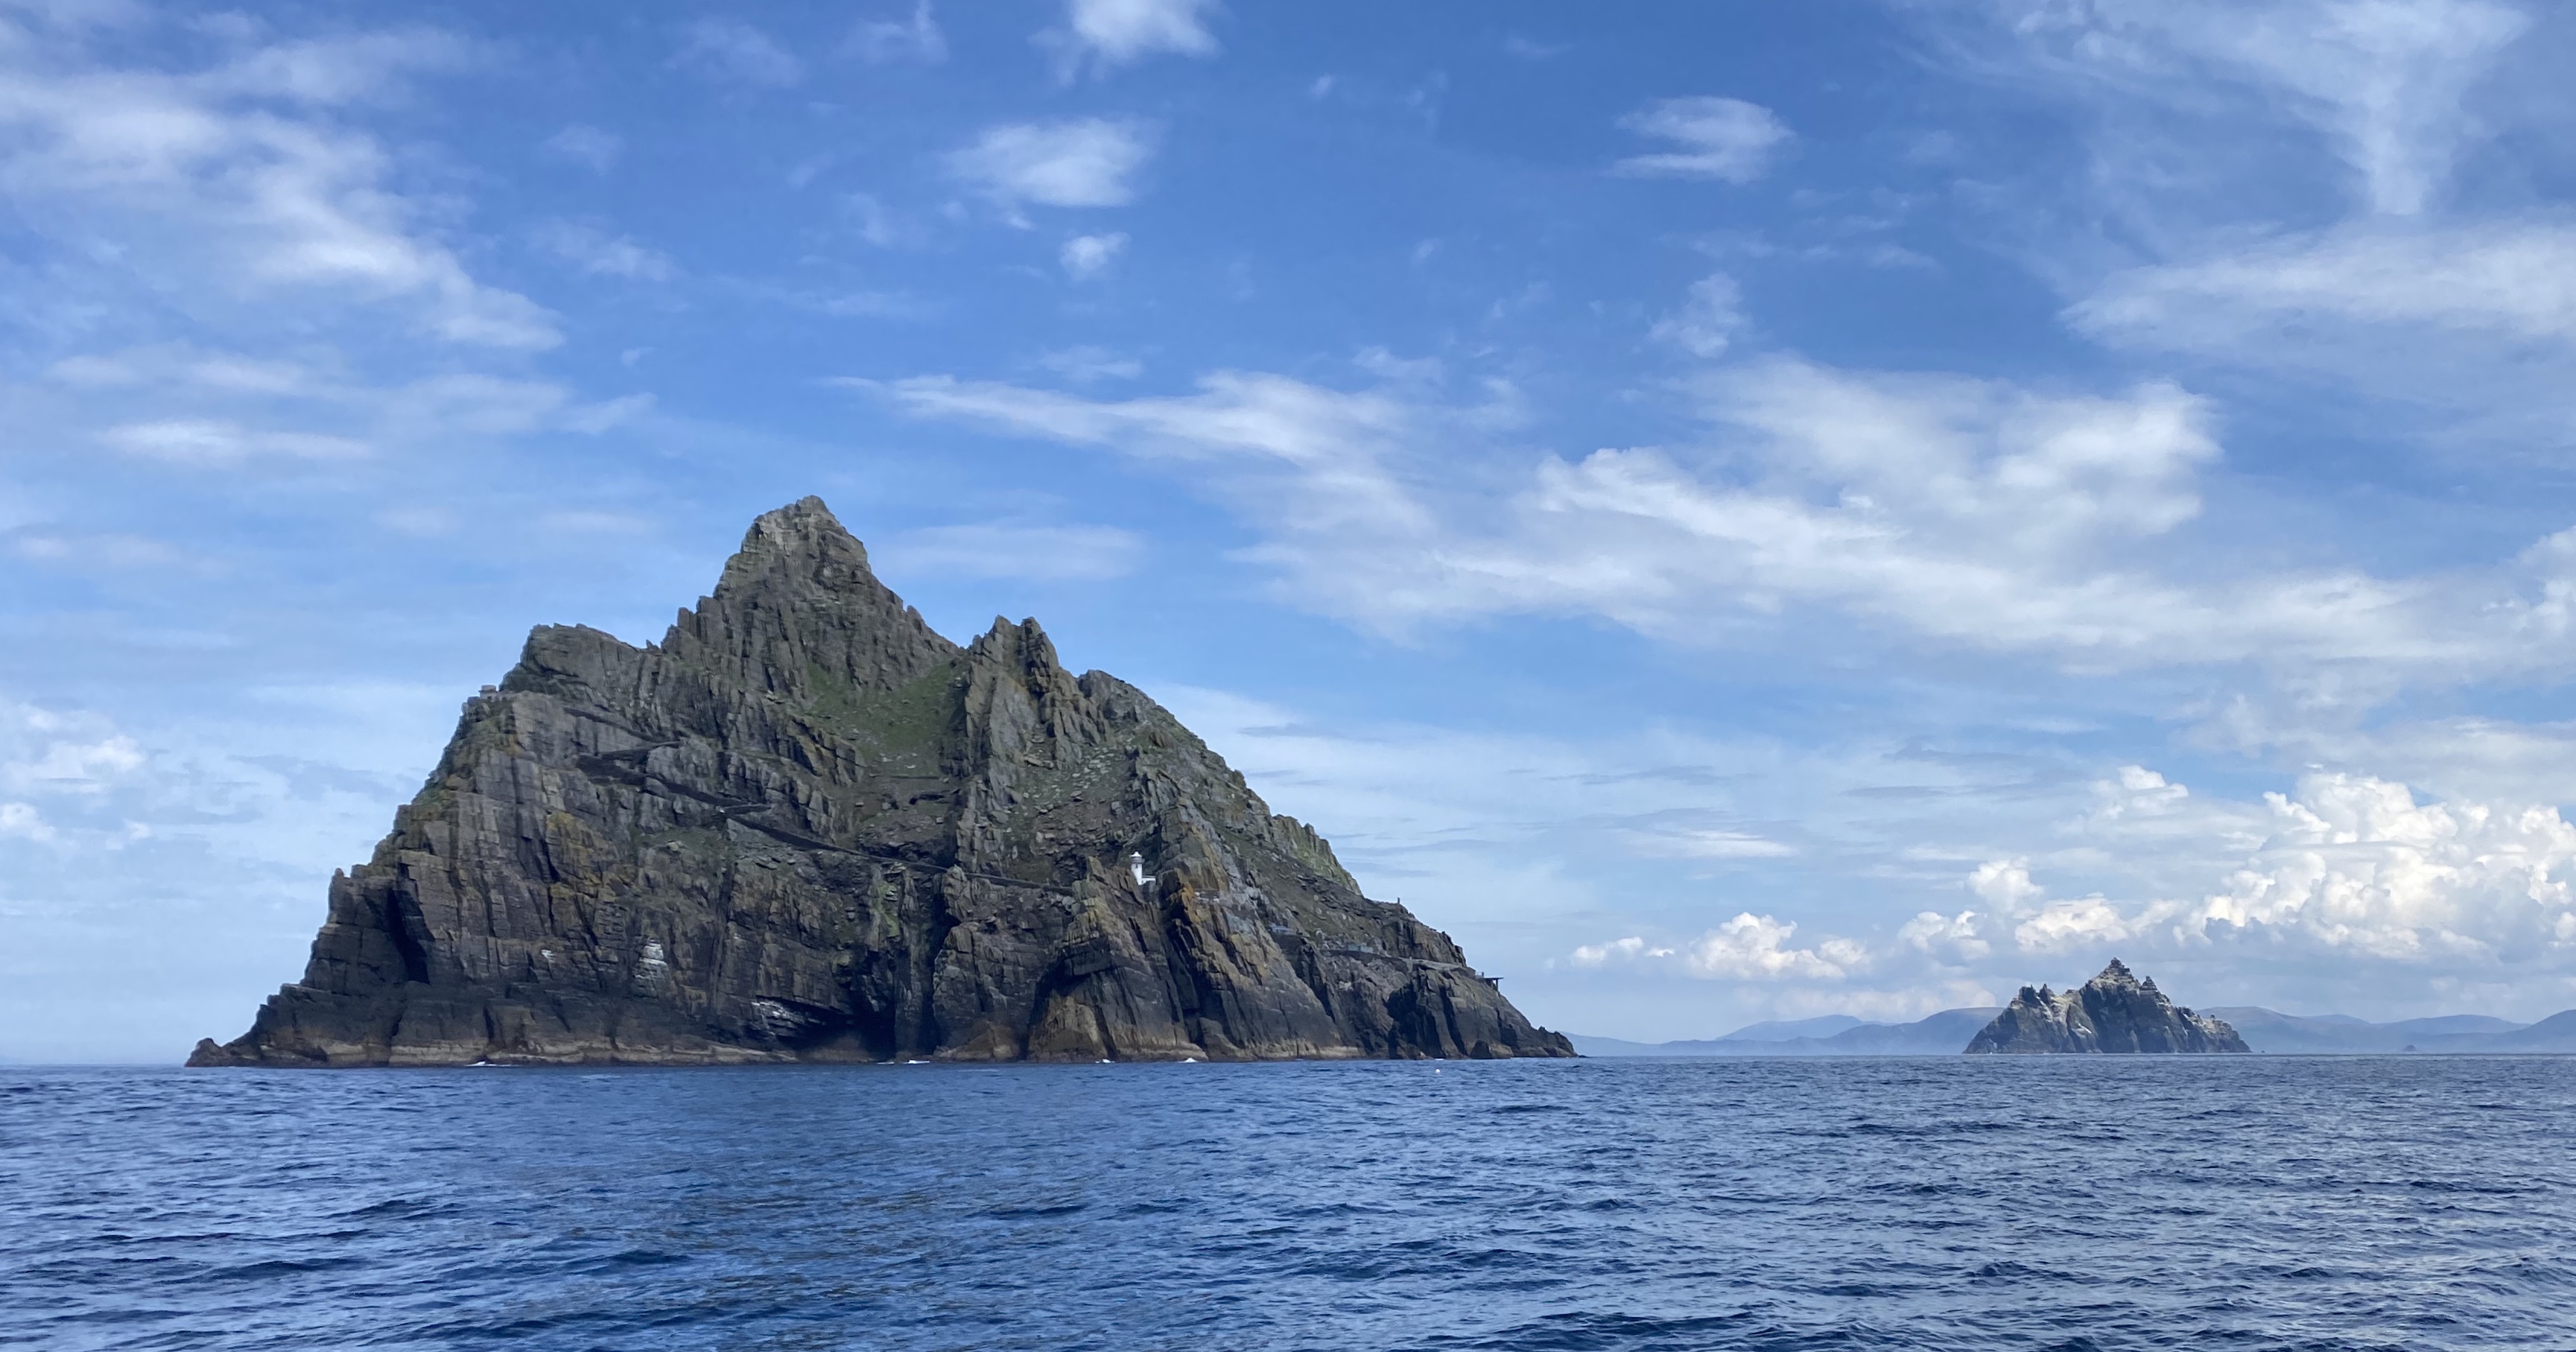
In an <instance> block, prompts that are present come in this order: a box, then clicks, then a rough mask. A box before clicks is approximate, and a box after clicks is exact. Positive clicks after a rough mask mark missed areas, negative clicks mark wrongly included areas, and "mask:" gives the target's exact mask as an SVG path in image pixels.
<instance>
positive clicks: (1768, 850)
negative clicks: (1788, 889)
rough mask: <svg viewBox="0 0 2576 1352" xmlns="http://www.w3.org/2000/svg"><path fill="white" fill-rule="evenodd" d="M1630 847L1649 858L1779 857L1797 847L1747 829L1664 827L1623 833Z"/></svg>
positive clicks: (1793, 852) (1795, 850) (1794, 850)
mask: <svg viewBox="0 0 2576 1352" xmlns="http://www.w3.org/2000/svg"><path fill="white" fill-rule="evenodd" d="M1623 835H1624V837H1625V838H1626V840H1627V841H1628V842H1629V845H1630V847H1631V848H1632V849H1633V850H1634V851H1635V852H1636V853H1638V854H1640V855H1643V856H1645V857H1647V858H1652V859H1778V858H1782V857H1784V856H1787V855H1793V854H1796V853H1797V852H1798V851H1797V848H1796V847H1795V846H1792V845H1786V844H1783V843H1781V842H1779V841H1776V840H1770V839H1767V838H1765V837H1762V836H1759V835H1755V834H1753V833H1752V832H1749V831H1730V830H1726V829H1723V828H1714V827H1711V828H1692V827H1664V828H1661V829H1654V830H1632V831H1627V832H1624V833H1623Z"/></svg>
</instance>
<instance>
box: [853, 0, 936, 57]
mask: <svg viewBox="0 0 2576 1352" xmlns="http://www.w3.org/2000/svg"><path fill="white" fill-rule="evenodd" d="M849 46H850V50H851V52H852V53H854V54H855V55H857V56H858V57H859V58H860V59H861V60H864V61H870V62H875V63H878V64H884V63H887V62H893V61H914V62H919V63H920V64H922V65H925V66H935V65H938V64H939V63H940V62H942V61H945V60H947V59H948V36H947V35H946V34H945V33H942V32H940V31H939V24H938V21H936V20H934V19H933V18H931V16H930V0H920V3H918V4H915V5H914V6H913V7H912V14H911V17H909V18H904V19H862V20H860V21H859V24H858V26H857V27H856V28H853V29H851V30H850V43H849Z"/></svg>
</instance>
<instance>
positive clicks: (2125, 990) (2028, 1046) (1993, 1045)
mask: <svg viewBox="0 0 2576 1352" xmlns="http://www.w3.org/2000/svg"><path fill="white" fill-rule="evenodd" d="M1967 1050H1968V1051H1970V1052H1972V1053H1987V1052H1999V1053H2053V1052H2242V1051H2250V1050H2251V1049H2250V1048H2248V1047H2247V1046H2246V1045H2245V1039H2243V1038H2241V1037H2239V1036H2237V1034H2236V1030H2235V1029H2233V1028H2230V1027H2228V1026H2227V1023H2226V1021H2224V1020H2222V1019H2216V1018H2212V1017H2210V1016H2208V1015H2205V1014H2195V1013H2193V1012H2191V1011H2190V1010H2188V1009H2184V1008H2182V1007H2180V1006H2178V1005H2176V1004H2174V1003H2173V1002H2172V1001H2171V1000H2168V999H2166V998H2165V996H2164V993H2163V992H2162V991H2159V990H2157V989H2156V983H2155V981H2154V980H2153V979H2152V978H2147V979H2141V978H2139V977H2138V976H2137V975H2136V974H2135V973H2133V972H2131V971H2130V970H2129V968H2128V966H2127V964H2125V963H2123V962H2121V961H2120V960H2119V959H2117V958H2113V959H2112V960H2111V964H2110V965H2109V966H2107V967H2105V968H2103V969H2102V972H2101V975H2099V976H2096V977H2094V978H2093V979H2092V980H2091V981H2087V982H2085V983H2084V985H2083V986H2082V987H2080V988H2078V989H2075V990H2071V991H2067V992H2065V993H2064V994H2058V993H2055V992H2052V991H2050V990H2049V988H2048V987H2046V986H2041V987H2039V988H2037V989H2036V990H2034V989H2032V988H2031V987H2029V986H2024V987H2022V988H2021V991H2020V993H2019V994H2017V995H2015V996H2014V997H2013V1002H2012V1003H2011V1004H2010V1005H2008V1006H2006V1007H2005V1008H2004V1011H2003V1012H2002V1013H2000V1014H1997V1015H1996V1016H1995V1020H1994V1022H1992V1023H1990V1024H1987V1025H1986V1026H1985V1028H1984V1029H1983V1030H1982V1031H1980V1032H1979V1033H1978V1034H1977V1036H1976V1038H1975V1039H1974V1040H1973V1041H1971V1042H1969V1044H1968V1047H1967Z"/></svg>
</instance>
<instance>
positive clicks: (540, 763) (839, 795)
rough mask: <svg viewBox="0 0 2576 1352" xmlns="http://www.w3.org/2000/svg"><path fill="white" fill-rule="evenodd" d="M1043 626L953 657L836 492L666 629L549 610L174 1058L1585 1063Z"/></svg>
mask: <svg viewBox="0 0 2576 1352" xmlns="http://www.w3.org/2000/svg"><path fill="white" fill-rule="evenodd" d="M1574 1054H1575V1053H1574V1049H1573V1047H1572V1046H1571V1045H1569V1044H1568V1043H1567V1042H1566V1040H1565V1038H1563V1037H1562V1036H1560V1035H1558V1034H1555V1033H1551V1032H1548V1031H1546V1030H1545V1029H1541V1028H1538V1027H1535V1026H1533V1025H1532V1024H1531V1023H1530V1021H1529V1020H1528V1019H1526V1018H1523V1017H1522V1016H1521V1013H1520V1011H1519V1010H1517V1009H1514V1008H1513V1007H1512V1004H1511V1002H1510V1001H1509V1000H1506V999H1504V998H1503V994H1502V992H1501V990H1500V989H1499V988H1498V986H1497V984H1496V982H1495V981H1494V979H1493V978H1490V977H1487V976H1484V975H1482V974H1481V973H1479V972H1477V971H1476V970H1475V969H1474V968H1472V967H1470V966H1468V964H1467V959H1466V956H1465V955H1464V954H1462V953H1461V952H1459V950H1458V946H1457V944H1455V943H1453V942H1452V941H1451V940H1450V938H1449V936H1448V935H1446V934H1443V933H1440V932H1439V931H1437V930H1434V929H1432V928H1431V927H1430V926H1428V925H1425V924H1423V923H1422V922H1421V921H1419V920H1417V919H1415V918H1414V916H1413V915H1412V913H1411V912H1409V911H1407V910H1405V909H1404V908H1403V907H1402V906H1398V905H1394V904H1391V903H1388V902H1383V901H1376V900H1372V899H1370V898H1368V897H1366V896H1363V895H1362V894H1361V892H1360V889H1359V885H1358V883H1356V882H1355V881H1353V880H1352V878H1351V875H1350V874H1349V873H1348V872H1346V871H1344V869H1343V868H1342V865H1341V863H1340V862H1339V861H1338V860H1336V859H1335V858H1334V857H1333V849H1332V846H1331V845H1329V844H1327V843H1326V842H1325V841H1324V839H1323V837H1321V836H1319V835H1317V834H1315V832H1314V831H1313V829H1311V828H1309V827H1307V826H1306V825H1304V824H1303V823H1300V822H1297V821H1294V820H1291V819H1289V818H1287V817H1282V816H1276V815H1273V814H1272V813H1271V811H1270V809H1269V808H1268V807H1267V806H1266V805H1264V804H1263V803H1262V801H1261V799H1260V798H1258V797H1257V796H1255V795H1254V794H1253V792H1252V790H1251V789H1250V788H1249V787H1248V786H1247V785H1245V783H1244V781H1243V777H1242V776H1241V775H1239V774H1237V773H1236V772H1235V771H1234V770H1232V769H1230V768H1229V767H1228V766H1227V765H1226V763H1225V762H1224V761H1223V760H1222V759H1220V758H1219V757H1218V756H1217V754H1216V753H1215V752H1213V751H1211V750H1209V749H1208V747H1207V746H1206V744H1205V743H1203V742H1201V741H1200V740H1199V739H1198V738H1197V737H1195V736H1193V735H1192V734H1191V733H1190V730H1189V729H1187V728H1185V727H1182V726H1181V724H1180V721H1179V720H1178V719H1176V718H1174V717H1173V716H1172V715H1171V714H1170V713H1169V712H1167V711H1165V710H1164V709H1163V707H1162V706H1161V705H1159V704H1156V703H1155V702H1154V701H1153V700H1152V699H1150V698H1147V697H1146V695H1145V693H1144V692H1143V691H1141V690H1138V689H1137V688H1135V687H1134V686H1131V685H1129V684H1127V683H1126V682H1124V681H1121V680H1119V679H1118V678H1116V677H1114V676H1111V675H1109V674H1107V673H1105V672H1098V671H1093V672H1087V673H1085V674H1083V675H1081V676H1079V677H1077V676H1075V675H1074V674H1073V673H1071V672H1069V671H1067V670H1065V668H1064V667H1063V666H1062V665H1061V664H1059V663H1058V662H1057V660H1056V653H1055V647H1054V645H1053V644H1052V643H1050V642H1049V641H1048V639H1047V636H1046V634H1045V633H1044V632H1043V631H1042V630H1040V629H1039V628H1038V625H1037V622H1036V621H1035V620H1030V621H1026V622H1023V623H1020V624H1016V625H1014V624H1010V623H1008V622H1006V621H1003V620H999V619H996V620H995V621H994V622H993V627H992V629H991V631H990V632H988V633H986V634H984V635H983V636H982V637H980V638H978V639H976V640H975V641H974V642H973V643H971V644H968V645H966V646H964V647H960V646H958V645H957V644H955V643H952V642H950V641H949V640H948V639H946V638H944V637H942V636H940V635H939V634H938V633H936V632H934V631H933V630H932V629H931V628H930V626H929V625H927V624H926V623H924V622H923V621H922V618H921V615H920V612H918V611H916V610H914V609H913V608H911V607H910V606H907V605H905V604H904V603H903V600H902V598H900V597H898V596H896V595H895V594H894V593H893V592H892V591H889V590H887V589H886V587H885V586H884V585H883V584H882V583H880V582H878V581H877V579H876V577H875V575H874V574H873V573H871V572H870V571H869V568H868V557H867V551H866V550H865V549H863V548H862V547H861V546H860V544H859V542H858V541H857V540H856V539H854V538H852V537H851V536H850V534H849V533H848V532H847V531H845V530H843V529H842V527H841V523H840V522H839V521H838V520H836V519H834V517H833V516H832V514H831V512H830V511H829V510H827V509H826V508H825V507H824V505H823V503H822V502H821V500H819V499H816V498H807V499H805V500H804V501H801V502H798V503H796V504H794V505H792V506H788V507H785V508H781V509H780V510H778V511H775V512H771V513H769V514H767V515H765V516H763V517H761V518H760V519H759V520H758V521H756V522H754V523H753V525H752V527H751V530H750V533H749V534H748V535H747V536H746V537H745V538H744V540H743V544H742V549H741V552H739V553H737V554H735V555H734V557H733V559H732V560H731V561H730V562H728V563H727V564H726V565H725V568H724V575H723V577H722V579H721V580H719V581H718V582H717V584H716V587H715V592H714V594H713V595H712V596H710V597H705V598H701V600H700V601H699V603H698V605H697V607H696V608H695V609H694V610H684V611H681V612H680V615H679V620H678V622H677V623H675V624H673V625H672V626H671V629H670V632H669V633H668V634H667V635H666V636H665V637H664V638H663V640H662V641H661V643H659V644H655V645H648V646H645V647H641V648H638V647H634V646H631V645H628V644H626V643H622V642H620V641H618V640H617V639H616V638H614V637H612V636H610V635H608V634H604V633H601V632H599V631H598V630H595V629H587V628H581V627H565V626H545V627H541V628H538V629H537V630H535V631H534V632H533V633H531V634H529V636H528V642H527V646H526V648H525V650H524V651H523V653H522V655H521V657H520V659H519V664H518V666H517V667H515V668H514V669H512V670H511V671H510V673H509V674H508V675H507V676H505V677H503V678H502V680H501V682H500V684H499V685H497V686H486V687H485V688H484V689H483V692H482V693H481V694H480V695H478V696H476V697H474V698H471V699H469V700H467V701H466V702H465V711H464V716H463V717H462V718H461V719H460V720H459V721H458V723H457V726H456V732H455V736H454V738H453V740H451V741H450V742H449V743H448V747H447V751H446V754H445V755H444V756H442V757H441V758H440V760H439V764H438V768H437V769H436V770H435V771H434V772H432V773H431V775H430V777H429V782H428V783H427V784H426V785H425V786H424V787H423V788H422V789H421V791H420V795H419V796H418V797H416V798H414V799H413V800H412V801H411V803H410V804H409V805H407V806H405V807H403V808H401V809H400V810H398V811H397V812H396V813H395V814H394V826H393V831H392V833H391V834H389V835H387V836H386V837H385V838H384V841H383V843H382V844H380V845H378V846H377V847H376V853H375V857H374V858H373V859H372V860H370V861H368V862H367V863H365V864H362V865H359V866H358V867H357V868H356V869H355V870H353V871H351V872H349V873H347V874H345V875H338V876H335V877H334V878H333V879H332V880H331V888H330V913H329V918H328V919H327V920H325V921H324V923H323V925H322V930H321V933H320V934H319V935H317V936H316V937H315V938H314V940H313V952H312V959H311V962H310V963H309V964H308V965H307V966H306V968H305V972H304V978H303V980H301V981H298V982H296V983H293V984H291V985H288V986H285V987H283V988H282V989H280V990H279V991H278V993H277V994H276V995H275V996H273V997H271V998H270V999H269V1001H268V1002H267V1004H266V1005H264V1006H262V1007H261V1009H260V1010H259V1013H258V1015H257V1017H256V1018H255V1019H254V1021H253V1022H252V1024H251V1028H250V1031H249V1032H247V1033H244V1034H243V1035H242V1036H240V1037H238V1038H235V1039H233V1040H232V1041H231V1042H228V1043H221V1044H218V1043H216V1042H215V1041H214V1040H213V1039H211V1038H210V1039H207V1040H205V1041H202V1042H200V1043H198V1044H197V1050H196V1054H195V1055H193V1056H191V1057H190V1058H189V1064H190V1065H195V1066H383V1065H396V1066H421V1065H470V1064H474V1063H477V1062H494V1063H517V1064H549V1063H553V1064H577V1063H599V1062H617V1063H632V1064H657V1065H676V1064H724V1063H742V1062H763V1061H885V1060H895V1059H916V1058H917V1059H935V1060H954V1061H1016V1060H1024V1059H1025V1060H1049V1061H1098V1060H1164V1061H1181V1060H1271V1059H1286V1058H1296V1057H1324V1058H1337V1057H1395V1058H1427V1057H1466V1058H1506V1057H1530V1056H1536V1057H1569V1056H1572V1055H1574Z"/></svg>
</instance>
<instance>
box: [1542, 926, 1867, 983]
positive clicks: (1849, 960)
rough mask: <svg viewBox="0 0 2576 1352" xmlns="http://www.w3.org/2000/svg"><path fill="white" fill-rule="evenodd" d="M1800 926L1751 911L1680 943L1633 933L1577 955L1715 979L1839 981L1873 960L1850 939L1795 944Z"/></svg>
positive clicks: (1581, 959)
mask: <svg viewBox="0 0 2576 1352" xmlns="http://www.w3.org/2000/svg"><path fill="white" fill-rule="evenodd" d="M1797 932H1798V927H1797V925H1795V924H1793V923H1791V922H1788V921H1784V920H1781V919H1779V918H1777V917H1774V916H1768V915H1755V914H1753V913H1752V912H1750V911H1746V912H1743V913H1741V914H1739V915H1737V916H1736V917H1735V918H1734V919H1732V920H1729V921H1727V922H1726V923H1724V924H1722V925H1719V926H1717V927H1716V928H1714V929H1711V930H1709V931H1707V932H1706V933H1704V934H1701V935H1700V936H1699V937H1698V938H1695V939H1691V940H1687V941H1685V942H1682V943H1680V944H1677V945H1673V946H1669V947H1659V946H1655V945H1650V944H1648V943H1647V942H1646V941H1645V940H1644V939H1643V938H1640V937H1637V936H1634V935H1631V936H1629V937H1628V938H1624V939H1614V940H1611V941H1609V942H1608V943H1602V944H1586V945H1583V946H1582V947H1579V948H1576V949H1575V950H1574V953H1573V955H1572V958H1573V962H1574V965H1575V966H1577V967H1602V966H1607V965H1610V964H1613V963H1634V964H1645V965H1666V966H1670V967H1672V968H1674V969H1676V970H1678V971H1680V972H1682V973H1684V974H1686V975H1689V976H1694V977H1699V978H1701V979H1703V980H1712V981H1714V980H1732V981H1840V980H1842V979H1843V978H1844V977H1846V976H1848V975H1850V974H1851V973H1853V972H1855V971H1858V970H1861V969H1863V968H1865V967H1867V966H1868V965H1869V961H1870V957H1869V950H1868V949H1867V948H1865V947H1863V946H1862V945H1860V944H1858V943H1854V942H1853V941H1851V940H1848V939H1826V940H1824V941H1822V942H1821V943H1818V944H1817V945H1816V946H1815V947H1813V948H1793V947H1790V946H1789V941H1790V939H1791V938H1793V937H1795V936H1796V934H1797Z"/></svg>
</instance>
